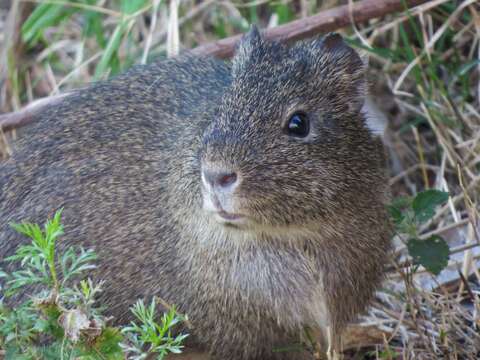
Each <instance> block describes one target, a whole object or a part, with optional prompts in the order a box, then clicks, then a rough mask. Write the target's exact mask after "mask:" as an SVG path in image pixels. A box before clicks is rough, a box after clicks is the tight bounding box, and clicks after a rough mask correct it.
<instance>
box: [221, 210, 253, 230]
mask: <svg viewBox="0 0 480 360" xmlns="http://www.w3.org/2000/svg"><path fill="white" fill-rule="evenodd" d="M214 217H215V220H216V221H217V222H219V223H221V224H223V225H234V226H236V227H239V226H242V225H245V224H246V223H247V217H246V216H244V215H242V214H232V213H228V212H226V211H224V210H218V211H216V212H214Z"/></svg>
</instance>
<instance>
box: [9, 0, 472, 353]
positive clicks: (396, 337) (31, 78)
mask: <svg viewBox="0 0 480 360" xmlns="http://www.w3.org/2000/svg"><path fill="white" fill-rule="evenodd" d="M111 3H112V2H111V1H100V2H98V4H100V5H95V6H94V8H91V10H92V11H94V12H97V13H99V14H102V22H103V24H105V29H106V31H107V33H109V34H111V33H112V32H114V31H115V28H116V26H117V25H118V24H119V22H120V21H122V20H121V19H122V17H121V16H120V13H119V11H118V7H115V6H112V4H111ZM327 3H328V4H327ZM281 4H286V5H285V6H284V7H275V6H274V5H272V4H271V2H267V1H262V0H260V1H256V2H251V3H246V2H234V1H214V0H206V1H202V2H200V3H197V2H195V1H193V0H188V1H181V2H179V1H171V2H170V3H166V2H164V1H157V0H155V1H151V2H149V4H148V6H146V7H143V8H141V9H140V10H139V11H137V12H135V13H134V14H133V15H131V16H130V18H129V19H127V23H128V24H127V25H128V28H129V35H128V37H126V38H125V40H124V41H123V42H122V43H121V46H119V48H118V59H119V62H120V63H121V64H127V65H130V64H131V63H145V62H147V61H151V59H152V58H154V57H156V56H163V55H164V54H166V53H168V54H175V53H177V52H178V50H179V49H181V48H190V47H193V46H195V45H197V44H200V43H204V42H208V41H211V40H213V39H216V38H218V37H219V36H225V35H231V34H234V33H239V32H241V31H242V30H244V29H245V28H246V26H247V24H248V22H250V21H252V20H256V21H258V22H260V23H261V24H263V26H274V25H276V24H278V23H279V21H280V22H281V21H288V20H289V19H291V18H293V17H295V18H297V17H302V16H307V15H309V14H312V13H316V12H318V11H319V9H320V8H321V7H322V6H331V5H332V1H329V2H325V3H324V4H323V3H320V4H318V3H317V2H312V1H307V0H301V1H286V2H282V3H281ZM17 6H18V8H17V11H11V12H10V21H11V24H13V25H11V26H9V27H8V26H7V25H6V18H7V15H6V14H7V11H6V10H0V48H4V49H5V48H6V47H5V46H6V44H7V43H8V39H15V38H18V37H19V35H18V34H19V31H20V29H19V25H18V24H21V23H22V21H24V20H22V17H24V15H22V14H25V13H28V12H29V11H30V10H31V8H30V9H29V7H31V4H29V3H24V2H22V3H20V2H18V3H17ZM286 8H287V9H290V12H291V14H290V15H288V16H285V9H286ZM112 9H115V10H112ZM282 17H283V18H282ZM227 19H228V21H227ZM285 19H286V20H285ZM67 23H68V26H65V25H58V26H55V27H51V28H48V29H47V30H46V31H45V32H44V39H45V41H44V42H43V43H42V44H37V45H36V46H34V47H32V48H29V49H27V48H26V47H25V46H24V45H22V44H21V43H20V42H14V43H11V48H9V51H10V53H12V54H15V56H16V57H15V64H14V66H12V63H11V62H10V63H9V61H8V53H7V55H3V56H2V58H1V59H0V77H1V78H0V87H1V89H0V112H5V111H10V110H12V109H17V108H18V107H19V106H21V105H22V104H26V103H29V102H31V101H32V100H33V99H35V98H38V97H42V96H47V95H49V94H55V93H57V92H59V91H65V90H67V89H71V88H76V87H79V86H83V85H84V84H85V83H88V82H90V81H93V80H94V78H95V67H96V65H97V64H98V63H99V61H100V59H101V57H102V54H103V53H104V50H102V49H101V48H100V47H99V46H98V43H97V42H96V41H95V38H89V39H87V40H85V38H84V36H83V32H82V18H81V16H80V15H78V14H77V15H74V16H72V17H71V18H70V19H69V20H68V22H67ZM413 24H415V25H413ZM346 33H349V34H353V35H352V40H353V41H357V42H358V43H359V44H363V45H362V46H363V47H364V48H367V47H369V46H373V47H374V48H375V49H383V50H385V49H387V50H389V52H388V53H387V54H389V55H388V56H385V53H386V52H385V51H383V52H382V51H379V50H373V51H369V53H370V55H371V57H370V65H371V66H370V67H371V79H372V80H371V82H372V89H371V91H372V99H373V101H374V103H376V107H377V108H378V110H379V111H381V112H382V113H383V114H384V115H385V118H386V119H387V121H388V126H387V130H386V132H385V141H386V143H387V145H388V147H389V151H390V154H391V179H390V183H391V186H392V192H393V194H394V196H400V195H415V194H416V193H417V192H419V191H421V190H423V189H428V188H435V189H440V190H444V191H448V192H449V193H450V195H451V197H450V199H449V201H448V203H447V204H446V205H444V206H441V207H439V208H438V209H437V211H436V214H435V216H434V217H433V218H432V220H431V221H429V222H428V223H426V224H424V225H422V226H421V227H420V228H419V229H418V233H419V236H420V238H427V237H429V236H431V235H432V234H437V235H441V236H442V237H443V238H444V239H445V240H447V241H448V243H449V244H450V247H451V256H450V261H449V264H448V268H447V269H446V270H444V271H443V272H442V273H441V274H440V275H439V276H436V277H434V276H432V275H431V274H429V273H427V272H426V271H425V270H424V269H423V268H421V267H420V268H418V269H417V268H415V267H412V266H410V262H409V259H410V258H409V257H408V253H407V249H406V246H405V241H406V239H407V238H406V235H405V234H397V235H396V237H395V239H394V241H395V245H396V246H395V252H394V256H392V266H391V268H392V270H391V271H390V273H389V276H388V280H387V282H386V284H385V290H384V291H382V292H380V293H379V295H378V301H377V302H376V303H375V304H374V306H372V308H371V309H370V312H369V314H368V315H366V316H365V317H363V318H362V321H361V322H360V324H359V325H358V326H356V327H355V328H354V338H352V339H349V341H348V342H349V344H350V345H352V344H354V345H356V346H359V347H362V348H363V349H362V351H361V354H362V355H359V353H357V354H356V355H355V352H353V351H352V352H351V354H352V356H353V357H356V358H364V357H365V349H369V350H371V351H372V352H371V354H370V355H369V356H370V357H371V358H383V359H443V358H444V359H478V358H480V335H479V334H480V331H479V327H480V296H479V294H480V271H479V268H480V266H479V265H480V246H479V245H480V230H479V226H480V222H479V201H480V199H479V197H480V195H479V194H480V191H479V190H480V111H479V108H480V106H479V105H480V46H479V43H480V6H479V4H478V2H477V1H474V0H464V1H446V0H432V1H430V2H427V3H425V4H424V5H422V6H419V7H417V8H415V9H412V10H411V11H410V15H406V14H399V15H395V16H388V17H386V18H384V19H381V20H375V21H371V22H370V23H368V24H357V25H356V26H355V29H354V30H352V29H350V30H348V31H346ZM392 54H393V55H392ZM122 69H123V68H122V67H120V70H122ZM4 139H5V137H4V134H0V149H3V152H2V151H0V158H1V156H2V154H7V151H8V150H7V148H6V147H5V145H4V144H5V142H4ZM2 144H3V146H2ZM352 334H353V332H352ZM372 343H375V344H376V345H372Z"/></svg>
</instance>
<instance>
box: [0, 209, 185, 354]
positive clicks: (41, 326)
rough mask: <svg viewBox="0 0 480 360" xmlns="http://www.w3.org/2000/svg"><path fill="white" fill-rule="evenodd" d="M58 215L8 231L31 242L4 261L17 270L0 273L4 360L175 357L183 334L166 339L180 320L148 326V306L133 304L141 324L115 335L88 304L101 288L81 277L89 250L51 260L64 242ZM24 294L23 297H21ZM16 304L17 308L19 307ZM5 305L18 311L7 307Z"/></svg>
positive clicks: (151, 317) (89, 263)
mask: <svg viewBox="0 0 480 360" xmlns="http://www.w3.org/2000/svg"><path fill="white" fill-rule="evenodd" d="M61 213H62V211H61V210H60V211H58V212H56V214H55V216H54V217H53V218H52V219H50V220H48V221H47V222H46V224H45V225H44V227H43V229H42V228H40V226H38V225H37V224H31V223H27V222H24V223H22V224H12V227H13V228H14V229H15V230H16V231H17V232H19V233H21V234H23V235H25V236H27V237H28V238H30V239H31V243H30V244H27V245H22V246H20V247H19V248H18V249H17V251H16V253H15V254H14V255H13V256H10V257H8V258H7V259H5V260H6V261H7V262H9V263H11V264H12V265H14V263H15V264H16V267H17V268H18V269H17V270H14V271H13V272H12V273H7V272H5V271H1V272H0V279H2V280H3V283H4V287H3V288H2V289H1V290H2V297H1V299H0V349H2V350H4V351H5V356H6V358H7V359H43V358H48V359H65V358H78V359H83V360H93V359H111V360H115V359H123V358H124V351H123V349H122V346H121V342H123V341H126V342H127V343H128V344H129V345H127V346H125V345H123V348H124V349H125V351H128V352H132V353H134V354H135V358H138V359H144V358H146V357H147V356H148V355H149V354H152V353H154V354H158V358H159V359H161V358H163V357H164V356H165V355H166V354H168V353H169V352H173V353H179V352H181V348H182V345H181V343H182V341H183V339H184V338H185V337H186V336H187V335H182V334H181V335H178V336H176V337H173V336H172V328H173V327H174V326H175V325H176V324H178V323H179V322H180V321H183V319H184V318H183V317H182V316H180V315H178V314H177V313H176V312H175V309H174V308H171V310H170V311H169V312H168V313H167V314H164V315H163V317H162V318H161V322H160V324H158V323H157V322H155V318H156V314H155V306H154V303H153V302H152V305H151V306H150V307H149V308H148V309H146V308H145V307H144V306H143V302H142V301H141V300H139V302H138V303H137V304H135V305H134V306H133V307H132V312H133V314H134V315H135V317H136V318H137V319H139V320H140V325H137V324H135V323H132V324H131V325H130V326H128V327H126V328H124V329H121V328H118V327H113V326H110V325H108V321H107V320H108V319H106V318H105V317H104V316H102V314H101V307H99V306H97V305H96V302H95V297H96V295H97V294H98V293H100V292H101V286H102V283H99V284H95V283H94V282H93V281H92V280H91V279H90V278H86V279H85V278H84V279H81V280H79V279H80V278H81V277H84V276H85V273H86V272H87V271H88V270H91V269H93V268H95V265H94V264H93V261H94V260H95V259H96V255H95V253H94V252H93V251H92V250H84V249H80V251H75V250H74V249H73V248H71V247H70V248H68V249H66V250H65V251H64V252H63V254H57V252H56V242H57V240H58V238H59V237H60V236H61V235H63V226H62V224H61ZM78 280H79V281H78ZM25 294H28V296H25ZM22 300H23V301H22ZM9 303H14V304H16V305H17V306H15V307H11V306H9Z"/></svg>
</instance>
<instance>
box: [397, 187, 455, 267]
mask: <svg viewBox="0 0 480 360" xmlns="http://www.w3.org/2000/svg"><path fill="white" fill-rule="evenodd" d="M447 199H448V193H446V192H443V191H439V190H426V191H423V192H420V193H418V194H417V195H416V196H415V197H413V198H412V197H402V198H398V199H396V200H395V201H394V202H393V203H392V204H391V206H390V207H389V210H390V214H391V216H392V219H393V222H394V224H395V228H396V230H397V232H398V233H401V234H405V235H406V236H407V237H408V240H407V248H408V252H409V255H410V256H411V257H412V258H413V262H414V263H415V264H417V265H423V266H424V267H425V269H427V270H428V271H430V272H431V273H433V274H435V275H438V274H439V273H440V271H442V270H443V269H444V268H445V267H446V266H447V264H448V259H449V254H450V249H449V247H448V244H447V243H446V242H445V240H444V239H443V238H442V237H440V236H438V235H432V236H430V237H428V238H426V239H420V236H419V230H418V229H419V226H420V225H421V224H423V223H426V222H427V221H428V220H430V219H431V218H432V217H433V216H434V215H435V208H436V207H437V206H438V205H440V204H443V203H444V202H445V201H447Z"/></svg>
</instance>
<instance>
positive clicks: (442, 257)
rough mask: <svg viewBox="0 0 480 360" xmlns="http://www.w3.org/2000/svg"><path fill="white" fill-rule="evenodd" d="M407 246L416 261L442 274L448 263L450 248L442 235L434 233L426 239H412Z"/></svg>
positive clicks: (433, 271)
mask: <svg viewBox="0 0 480 360" xmlns="http://www.w3.org/2000/svg"><path fill="white" fill-rule="evenodd" d="M407 247H408V252H409V254H410V256H411V257H412V258H413V260H414V262H415V263H417V264H420V265H423V267H425V269H427V270H428V271H430V272H431V273H432V274H434V275H438V274H440V272H441V271H442V270H443V269H444V268H445V267H446V266H447V264H448V259H449V255H450V248H449V247H448V244H447V243H446V242H445V240H443V239H442V238H441V237H440V236H437V235H433V236H431V237H429V238H428V239H426V240H419V239H410V240H409V241H408V243H407Z"/></svg>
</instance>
